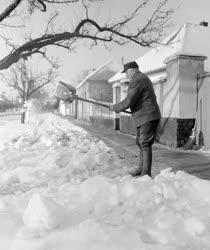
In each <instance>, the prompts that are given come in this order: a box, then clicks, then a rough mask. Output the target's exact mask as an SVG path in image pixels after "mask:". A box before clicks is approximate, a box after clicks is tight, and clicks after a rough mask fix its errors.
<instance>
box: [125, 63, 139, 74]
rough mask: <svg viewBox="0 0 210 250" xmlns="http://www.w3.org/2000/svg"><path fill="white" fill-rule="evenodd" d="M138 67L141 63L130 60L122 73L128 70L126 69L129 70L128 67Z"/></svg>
mask: <svg viewBox="0 0 210 250" xmlns="http://www.w3.org/2000/svg"><path fill="white" fill-rule="evenodd" d="M136 68H139V65H138V64H137V62H135V61H132V62H128V63H126V64H124V68H123V71H122V73H124V72H126V70H128V69H136Z"/></svg>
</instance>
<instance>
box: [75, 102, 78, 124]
mask: <svg viewBox="0 0 210 250" xmlns="http://www.w3.org/2000/svg"><path fill="white" fill-rule="evenodd" d="M77 118H78V100H77V99H75V114H74V119H77Z"/></svg>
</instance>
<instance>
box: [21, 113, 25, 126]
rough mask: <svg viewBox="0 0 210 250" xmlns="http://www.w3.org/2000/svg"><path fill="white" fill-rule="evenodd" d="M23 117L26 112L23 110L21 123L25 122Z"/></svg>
mask: <svg viewBox="0 0 210 250" xmlns="http://www.w3.org/2000/svg"><path fill="white" fill-rule="evenodd" d="M25 118H26V112H25V111H23V112H22V113H21V123H22V124H24V123H25Z"/></svg>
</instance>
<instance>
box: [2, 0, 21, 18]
mask: <svg viewBox="0 0 210 250" xmlns="http://www.w3.org/2000/svg"><path fill="white" fill-rule="evenodd" d="M22 1H23V0H14V2H13V3H11V4H10V5H9V6H8V7H7V8H6V9H5V10H4V11H3V12H2V13H1V14H0V22H2V21H3V20H4V19H5V18H7V17H8V16H9V15H10V14H11V13H12V12H13V11H14V10H15V9H16V8H17V6H18V5H19V4H20V3H21V2H22Z"/></svg>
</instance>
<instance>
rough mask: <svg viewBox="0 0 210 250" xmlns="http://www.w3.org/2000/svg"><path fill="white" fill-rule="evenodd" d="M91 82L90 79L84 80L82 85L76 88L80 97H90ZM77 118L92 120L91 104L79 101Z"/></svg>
mask: <svg viewBox="0 0 210 250" xmlns="http://www.w3.org/2000/svg"><path fill="white" fill-rule="evenodd" d="M89 89H90V83H89V81H86V82H84V83H83V84H82V85H81V86H79V87H78V88H76V91H77V92H76V93H77V95H78V96H79V97H82V98H85V99H89V98H90V92H89ZM77 118H78V119H82V120H86V121H89V120H90V104H87V103H85V102H82V101H78V106H77Z"/></svg>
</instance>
